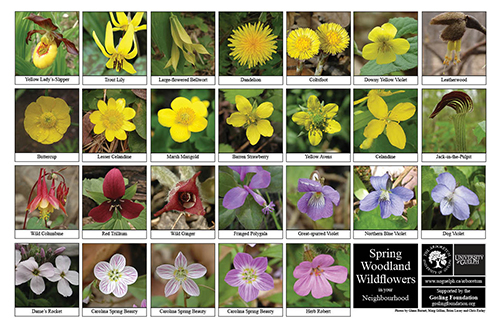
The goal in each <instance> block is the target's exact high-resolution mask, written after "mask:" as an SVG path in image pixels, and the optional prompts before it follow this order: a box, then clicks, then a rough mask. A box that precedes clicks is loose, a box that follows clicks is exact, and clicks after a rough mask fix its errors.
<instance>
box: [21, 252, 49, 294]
mask: <svg viewBox="0 0 500 324" xmlns="http://www.w3.org/2000/svg"><path fill="white" fill-rule="evenodd" d="M53 275H54V266H53V265H52V263H50V262H45V263H44V264H42V265H40V266H39V265H38V263H37V262H36V261H35V258H33V257H31V258H29V259H28V260H25V261H21V262H20V263H19V264H18V265H17V271H16V286H18V285H20V284H23V283H25V282H28V281H30V288H31V291H33V292H34V293H35V294H36V295H40V294H41V293H43V292H44V290H45V281H44V280H43V278H49V277H52V276H53Z"/></svg>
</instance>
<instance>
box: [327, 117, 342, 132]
mask: <svg viewBox="0 0 500 324" xmlns="http://www.w3.org/2000/svg"><path fill="white" fill-rule="evenodd" d="M341 129H342V126H341V125H340V123H339V122H338V121H336V120H333V119H331V120H330V121H328V123H327V125H326V127H325V133H328V134H334V133H337V132H340V130H341Z"/></svg>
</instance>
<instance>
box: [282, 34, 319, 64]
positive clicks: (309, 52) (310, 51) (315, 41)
mask: <svg viewBox="0 0 500 324" xmlns="http://www.w3.org/2000/svg"><path fill="white" fill-rule="evenodd" d="M319 44H320V42H319V38H318V35H316V33H315V32H314V31H313V30H312V29H309V28H298V29H295V30H292V31H291V32H290V34H288V37H287V39H286V48H287V53H288V55H290V57H291V58H294V59H297V60H308V59H310V58H312V57H314V56H315V55H316V54H318V52H319Z"/></svg>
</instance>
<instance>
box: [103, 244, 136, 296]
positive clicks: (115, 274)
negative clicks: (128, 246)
mask: <svg viewBox="0 0 500 324" xmlns="http://www.w3.org/2000/svg"><path fill="white" fill-rule="evenodd" d="M126 262H127V259H125V257H124V256H123V255H121V254H115V255H113V256H112V257H111V259H110V260H109V262H106V261H101V262H99V263H98V264H96V266H95V267H94V275H95V277H96V278H97V279H99V280H100V282H99V290H100V291H101V292H102V293H103V294H105V295H109V294H111V293H113V295H115V296H116V297H118V298H121V297H123V296H125V294H126V293H127V291H128V285H131V284H133V283H134V282H135V281H136V280H137V276H138V274H137V270H135V268H134V267H131V266H126V265H125V264H126Z"/></svg>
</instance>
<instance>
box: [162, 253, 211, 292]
mask: <svg viewBox="0 0 500 324" xmlns="http://www.w3.org/2000/svg"><path fill="white" fill-rule="evenodd" d="M156 273H157V274H158V275H159V276H160V277H161V278H163V279H168V280H169V281H168V282H167V284H166V285H165V297H168V296H170V295H173V294H175V293H176V292H177V291H178V290H179V288H180V287H182V289H184V291H185V292H186V293H187V294H188V295H191V296H199V295H200V288H198V285H197V284H196V283H195V282H194V280H193V279H198V278H201V277H203V276H204V275H205V273H207V268H205V267H204V266H203V265H201V264H199V263H193V264H190V265H188V264H187V259H186V257H185V256H184V254H182V252H179V254H177V257H176V258H175V263H174V265H171V264H162V265H160V266H158V267H157V268H156Z"/></svg>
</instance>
